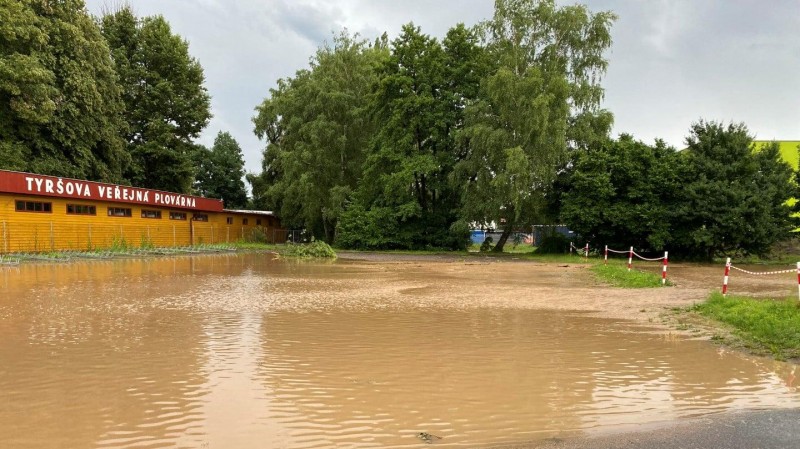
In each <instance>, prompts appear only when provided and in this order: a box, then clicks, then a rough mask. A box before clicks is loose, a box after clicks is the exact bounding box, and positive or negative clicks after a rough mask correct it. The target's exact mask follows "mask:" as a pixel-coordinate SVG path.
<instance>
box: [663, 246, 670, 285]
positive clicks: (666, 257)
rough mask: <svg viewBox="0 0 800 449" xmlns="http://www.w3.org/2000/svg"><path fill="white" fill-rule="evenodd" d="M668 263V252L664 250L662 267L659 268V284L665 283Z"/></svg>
mask: <svg viewBox="0 0 800 449" xmlns="http://www.w3.org/2000/svg"><path fill="white" fill-rule="evenodd" d="M668 263H669V252H668V251H664V269H663V270H661V285H667V264H668Z"/></svg>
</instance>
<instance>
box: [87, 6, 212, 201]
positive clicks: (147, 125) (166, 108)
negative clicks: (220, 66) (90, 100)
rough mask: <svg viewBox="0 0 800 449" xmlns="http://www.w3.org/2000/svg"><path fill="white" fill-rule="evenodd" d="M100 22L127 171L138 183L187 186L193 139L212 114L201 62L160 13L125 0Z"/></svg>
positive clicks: (183, 189)
mask: <svg viewBox="0 0 800 449" xmlns="http://www.w3.org/2000/svg"><path fill="white" fill-rule="evenodd" d="M100 25H101V28H102V32H103V35H104V36H105V37H106V40H107V41H108V43H109V46H110V47H111V54H112V57H113V59H114V62H115V63H116V66H117V71H118V73H119V79H120V83H121V85H122V91H123V96H122V97H123V100H124V102H125V114H124V118H125V121H126V122H127V124H128V129H127V132H126V133H125V135H124V137H125V140H126V142H127V149H128V152H129V153H130V155H131V157H132V164H131V165H130V168H129V170H128V171H127V173H126V175H127V177H128V178H129V179H130V180H131V181H132V182H133V183H134V184H135V185H138V186H142V187H149V188H154V189H162V190H169V191H174V192H182V193H188V192H190V191H191V187H192V184H193V182H194V175H195V173H194V168H193V167H192V155H193V154H194V152H195V151H196V145H195V143H194V139H196V138H197V137H198V136H199V134H200V132H201V131H202V130H203V128H204V127H205V126H206V125H207V124H208V121H209V119H210V118H211V112H210V98H209V95H208V92H207V91H206V88H205V87H204V86H203V82H204V76H203V69H202V67H201V66H200V63H198V62H197V60H196V59H194V58H193V57H191V56H190V55H189V44H188V43H187V42H186V41H185V40H184V39H182V38H181V37H180V36H178V35H175V34H172V31H171V29H170V26H169V23H167V21H166V20H165V19H164V18H163V17H162V16H153V17H145V18H137V17H136V16H135V15H134V13H133V11H132V10H131V8H130V7H129V6H124V7H122V8H121V9H119V10H117V11H116V12H113V13H109V14H106V15H104V16H103V17H102V18H100Z"/></svg>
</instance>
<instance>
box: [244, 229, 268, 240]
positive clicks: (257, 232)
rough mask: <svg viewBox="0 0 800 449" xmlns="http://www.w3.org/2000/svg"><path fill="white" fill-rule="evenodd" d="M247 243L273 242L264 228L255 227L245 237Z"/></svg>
mask: <svg viewBox="0 0 800 449" xmlns="http://www.w3.org/2000/svg"><path fill="white" fill-rule="evenodd" d="M244 241H245V242H247V243H271V242H270V240H269V237H268V236H267V233H266V232H264V228H253V229H251V230H250V232H248V233H247V235H246V236H245V238H244Z"/></svg>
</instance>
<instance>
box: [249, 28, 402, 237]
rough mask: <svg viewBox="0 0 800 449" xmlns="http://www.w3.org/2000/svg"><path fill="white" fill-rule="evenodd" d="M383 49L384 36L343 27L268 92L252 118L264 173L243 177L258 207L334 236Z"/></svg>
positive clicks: (366, 134)
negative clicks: (373, 37) (371, 39)
mask: <svg viewBox="0 0 800 449" xmlns="http://www.w3.org/2000/svg"><path fill="white" fill-rule="evenodd" d="M386 52H387V50H386V42H385V39H384V40H378V41H376V42H375V43H374V44H369V43H368V42H366V41H364V40H362V39H360V38H359V37H358V36H357V35H354V36H351V35H349V34H348V33H347V32H346V31H345V32H342V33H341V34H339V35H337V36H335V37H334V39H333V45H332V46H330V45H324V46H322V47H321V48H319V49H318V51H317V53H316V55H315V56H314V57H313V58H312V60H311V67H310V68H309V69H306V70H300V71H298V72H297V74H296V75H295V77H294V78H290V79H283V80H279V82H278V87H277V88H275V89H272V90H270V97H269V98H267V99H265V100H264V101H263V102H262V103H261V105H259V106H258V107H257V108H256V110H257V115H256V117H254V119H253V122H254V124H255V132H256V134H257V135H258V136H259V138H262V139H266V141H267V147H266V149H265V151H264V162H263V172H262V173H261V175H259V176H249V177H248V180H249V181H250V182H251V183H252V185H253V195H254V200H255V202H256V205H257V206H259V207H262V208H269V209H274V210H277V211H279V213H280V215H281V219H282V220H283V222H284V223H285V224H286V225H287V226H303V227H305V228H307V229H309V230H310V231H311V232H312V234H313V235H314V236H315V237H317V238H322V239H325V240H327V241H331V242H332V241H333V240H334V238H335V232H336V229H337V225H338V221H339V218H340V216H341V214H342V212H343V210H344V208H345V206H346V201H347V200H348V198H349V197H350V196H351V193H352V191H353V190H354V189H355V188H356V185H357V184H358V181H359V180H360V179H361V176H362V166H363V163H364V158H365V152H366V149H367V147H368V145H369V141H370V139H371V138H372V137H373V132H374V129H375V127H374V122H373V121H372V120H371V119H370V117H369V115H368V110H367V106H368V104H369V101H370V98H369V94H370V92H371V89H372V86H373V85H374V84H375V82H376V80H377V78H376V69H377V67H378V66H379V65H380V63H381V60H382V59H384V58H385V57H386Z"/></svg>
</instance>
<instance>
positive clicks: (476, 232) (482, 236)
mask: <svg viewBox="0 0 800 449" xmlns="http://www.w3.org/2000/svg"><path fill="white" fill-rule="evenodd" d="M470 240H472V243H477V244H479V245H480V244H481V243H483V241H484V240H486V231H481V230H480V229H473V230H472V233H471V234H470Z"/></svg>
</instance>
